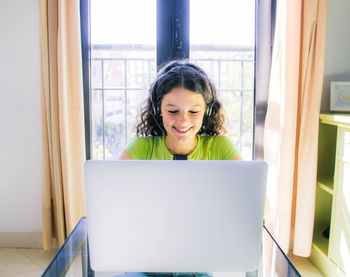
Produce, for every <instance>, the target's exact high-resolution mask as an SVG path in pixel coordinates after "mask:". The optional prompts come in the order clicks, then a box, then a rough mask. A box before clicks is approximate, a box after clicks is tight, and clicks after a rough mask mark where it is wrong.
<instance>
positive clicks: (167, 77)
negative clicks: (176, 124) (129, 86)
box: [136, 60, 226, 136]
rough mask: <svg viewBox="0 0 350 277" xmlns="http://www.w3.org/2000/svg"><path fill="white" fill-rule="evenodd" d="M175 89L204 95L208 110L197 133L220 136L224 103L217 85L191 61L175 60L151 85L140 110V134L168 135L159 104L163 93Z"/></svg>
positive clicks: (137, 132) (222, 131) (137, 129)
mask: <svg viewBox="0 0 350 277" xmlns="http://www.w3.org/2000/svg"><path fill="white" fill-rule="evenodd" d="M174 88H185V89H188V90H191V91H193V92H196V93H200V94H202V95H203V97H204V100H205V103H206V105H207V112H206V113H205V115H204V118H203V124H202V127H201V129H200V130H199V131H198V134H200V135H203V136H217V135H220V134H224V133H225V132H226V130H225V128H224V127H223V124H224V115H223V114H222V105H221V103H220V102H219V101H218V100H217V97H216V88H215V86H214V85H213V83H212V82H211V80H210V79H209V78H208V76H207V74H206V73H205V72H204V70H203V69H201V68H200V67H199V66H197V65H195V64H193V63H191V62H189V61H188V60H175V61H171V62H169V63H167V64H165V65H164V66H163V67H162V68H161V70H160V71H159V72H158V74H157V77H156V78H155V80H154V81H153V83H152V84H151V87H150V90H149V96H148V98H147V99H146V101H145V103H144V105H143V107H142V109H141V114H140V122H139V123H138V125H137V128H136V135H137V136H161V135H165V134H166V131H165V128H164V126H163V120H162V116H161V115H160V104H161V101H162V99H163V97H164V95H165V94H167V93H169V92H170V91H171V90H172V89H174ZM213 98H214V99H213ZM208 110H210V111H208Z"/></svg>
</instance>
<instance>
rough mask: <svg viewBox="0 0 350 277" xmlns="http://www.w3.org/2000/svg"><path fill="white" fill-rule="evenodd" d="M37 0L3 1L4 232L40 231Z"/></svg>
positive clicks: (0, 200)
mask: <svg viewBox="0 0 350 277" xmlns="http://www.w3.org/2000/svg"><path fill="white" fill-rule="evenodd" d="M38 28H39V18H38V5H37V0H15V1H14V0H1V1H0V130H1V131H0V132H1V134H0V148H1V149H0V232H41V172H40V162H41V157H40V155H41V154H40V153H41V150H40V147H41V135H40V83H39V82H40V67H39V53H40V50H39V29H38Z"/></svg>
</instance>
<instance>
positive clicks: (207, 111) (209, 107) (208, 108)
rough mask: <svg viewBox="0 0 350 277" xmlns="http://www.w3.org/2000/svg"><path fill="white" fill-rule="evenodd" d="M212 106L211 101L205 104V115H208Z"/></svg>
mask: <svg viewBox="0 0 350 277" xmlns="http://www.w3.org/2000/svg"><path fill="white" fill-rule="evenodd" d="M212 108H213V104H212V103H210V104H208V105H207V109H206V111H205V114H206V116H208V117H210V115H211V110H212Z"/></svg>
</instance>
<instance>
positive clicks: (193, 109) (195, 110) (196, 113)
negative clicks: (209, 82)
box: [161, 88, 206, 146]
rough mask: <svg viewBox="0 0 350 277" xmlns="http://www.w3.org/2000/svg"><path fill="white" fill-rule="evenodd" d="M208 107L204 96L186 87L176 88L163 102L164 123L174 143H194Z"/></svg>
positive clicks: (168, 135)
mask: <svg viewBox="0 0 350 277" xmlns="http://www.w3.org/2000/svg"><path fill="white" fill-rule="evenodd" d="M205 109H206V104H205V101H204V97H203V95H202V94H201V93H196V92H193V91H191V90H188V89H185V88H174V89H172V90H171V91H170V92H169V93H167V94H166V95H164V97H163V99H162V102H161V115H162V119H163V125H164V128H165V130H166V131H167V140H168V141H169V142H171V144H172V145H175V146H176V145H177V144H182V145H185V144H187V145H193V143H194V142H195V140H196V134H197V133H198V131H199V130H200V128H201V127H202V123H203V117H204V113H205Z"/></svg>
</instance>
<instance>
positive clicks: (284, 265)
mask: <svg viewBox="0 0 350 277" xmlns="http://www.w3.org/2000/svg"><path fill="white" fill-rule="evenodd" d="M87 235H88V234H87V219H86V218H85V217H83V218H81V219H80V221H79V223H78V224H77V226H76V227H75V228H74V230H73V231H72V233H71V234H70V235H69V236H68V238H67V239H66V241H65V242H64V244H63V245H62V247H61V248H60V249H59V251H58V252H57V254H56V256H55V257H54V259H53V260H52V261H51V263H50V264H49V266H48V267H47V269H46V270H45V272H44V273H43V275H42V277H56V276H57V277H58V276H59V277H63V276H66V277H67V276H70V277H71V276H77V277H78V276H79V277H80V276H84V277H95V276H96V277H99V276H101V277H102V276H104V277H111V276H116V273H95V272H94V271H93V270H92V269H91V268H90V263H89V249H88V242H87ZM194 275H196V276H194ZM212 275H213V276H214V277H236V276H237V277H238V276H240V277H241V276H242V277H243V276H244V277H272V276H273V277H275V276H278V277H298V276H301V275H300V274H299V272H298V271H297V270H296V268H295V267H294V265H293V264H292V262H291V261H290V260H289V259H288V257H287V256H286V255H285V254H284V253H283V251H282V250H281V248H280V247H279V245H278V244H277V242H276V241H275V240H274V239H273V237H272V236H271V234H270V233H269V232H268V230H267V229H266V228H265V227H264V231H263V240H262V252H261V258H260V266H259V269H258V270H257V271H256V272H225V273H220V272H218V273H213V274H212ZM118 276H119V277H147V276H149V274H148V275H146V274H144V273H138V272H127V273H118ZM153 276H156V275H155V274H153ZM157 276H158V277H168V276H174V277H177V276H179V277H185V276H186V277H189V276H194V277H202V275H201V274H192V273H189V274H182V273H179V274H171V273H170V274H167V273H161V274H157ZM203 277H204V276H203Z"/></svg>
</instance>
